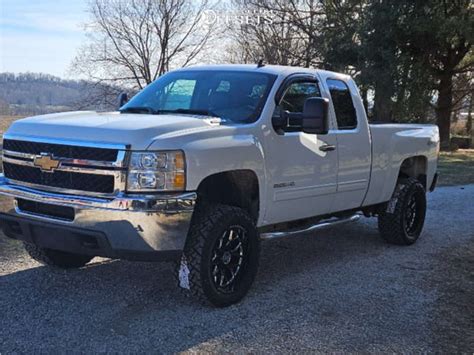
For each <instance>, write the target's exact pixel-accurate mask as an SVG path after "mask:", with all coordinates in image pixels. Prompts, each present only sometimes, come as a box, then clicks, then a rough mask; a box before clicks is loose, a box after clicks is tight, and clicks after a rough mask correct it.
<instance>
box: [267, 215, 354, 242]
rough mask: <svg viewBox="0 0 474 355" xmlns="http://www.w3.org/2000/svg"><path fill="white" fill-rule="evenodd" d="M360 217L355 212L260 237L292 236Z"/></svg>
mask: <svg viewBox="0 0 474 355" xmlns="http://www.w3.org/2000/svg"><path fill="white" fill-rule="evenodd" d="M359 218H360V214H354V215H352V216H349V217H344V218H337V219H331V220H326V221H323V222H320V223H317V224H313V225H311V226H309V227H307V228H304V229H298V230H289V231H281V232H269V233H262V234H260V239H262V240H269V239H277V238H285V237H290V236H293V235H297V234H301V233H307V232H312V231H315V230H319V229H324V228H327V227H330V226H337V225H339V224H344V223H349V222H355V221H358V220H359Z"/></svg>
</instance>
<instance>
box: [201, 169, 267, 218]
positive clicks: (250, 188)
mask: <svg viewBox="0 0 474 355" xmlns="http://www.w3.org/2000/svg"><path fill="white" fill-rule="evenodd" d="M197 194H198V203H199V201H202V200H204V201H206V202H218V203H223V204H226V205H230V206H236V207H240V208H242V209H244V210H246V211H247V212H248V213H249V214H250V216H251V217H252V218H253V219H254V221H255V222H256V221H257V220H258V214H259V209H260V195H259V185H258V178H257V175H256V174H255V173H254V172H253V171H252V170H233V171H226V172H222V173H217V174H213V175H210V176H208V177H206V178H205V179H204V180H203V181H202V182H201V183H200V184H199V186H198V189H197Z"/></svg>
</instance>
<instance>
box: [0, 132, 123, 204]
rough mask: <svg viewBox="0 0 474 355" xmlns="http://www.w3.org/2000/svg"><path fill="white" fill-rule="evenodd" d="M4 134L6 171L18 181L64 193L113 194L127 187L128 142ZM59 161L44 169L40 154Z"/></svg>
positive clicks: (21, 183)
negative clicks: (69, 139) (102, 141)
mask: <svg viewBox="0 0 474 355" xmlns="http://www.w3.org/2000/svg"><path fill="white" fill-rule="evenodd" d="M91 145H92V144H91V143H83V142H70V141H67V142H66V141H60V140H49V139H41V138H36V139H35V138H30V137H26V138H25V137H17V136H15V137H10V136H8V135H6V136H5V139H4V141H3V171H4V175H5V177H6V178H7V179H8V180H9V181H10V182H11V183H15V184H18V185H25V186H28V187H33V188H38V189H42V190H49V191H58V192H61V193H71V194H84V195H113V194H116V193H118V192H119V191H123V190H125V181H126V167H125V156H126V150H127V146H125V145H116V144H104V145H100V146H98V145H97V146H96V145H94V146H91ZM44 156H47V157H48V159H50V158H51V159H53V160H54V161H59V164H57V165H58V166H57V167H56V166H54V169H47V170H45V168H44V166H41V164H40V165H38V164H37V162H38V158H40V157H44Z"/></svg>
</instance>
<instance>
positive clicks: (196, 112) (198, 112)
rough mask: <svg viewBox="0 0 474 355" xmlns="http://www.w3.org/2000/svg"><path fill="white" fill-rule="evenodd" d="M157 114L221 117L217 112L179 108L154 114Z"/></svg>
mask: <svg viewBox="0 0 474 355" xmlns="http://www.w3.org/2000/svg"><path fill="white" fill-rule="evenodd" d="M154 113H155V114H161V113H187V114H190V115H200V116H212V117H220V116H219V115H218V114H216V113H215V112H212V111H209V110H198V109H187V108H178V109H176V110H158V111H155V112H154Z"/></svg>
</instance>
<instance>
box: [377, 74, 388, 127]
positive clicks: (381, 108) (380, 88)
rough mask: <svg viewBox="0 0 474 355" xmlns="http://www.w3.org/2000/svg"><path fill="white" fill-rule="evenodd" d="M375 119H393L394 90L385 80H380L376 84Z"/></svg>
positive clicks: (384, 120)
mask: <svg viewBox="0 0 474 355" xmlns="http://www.w3.org/2000/svg"><path fill="white" fill-rule="evenodd" d="M374 120H375V121H379V122H391V121H392V90H391V89H390V87H388V85H387V84H385V83H384V81H383V80H379V81H378V82H376V84H375V97H374Z"/></svg>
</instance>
